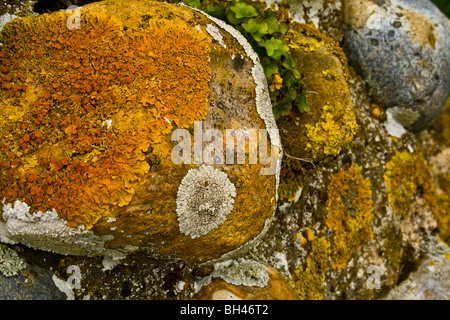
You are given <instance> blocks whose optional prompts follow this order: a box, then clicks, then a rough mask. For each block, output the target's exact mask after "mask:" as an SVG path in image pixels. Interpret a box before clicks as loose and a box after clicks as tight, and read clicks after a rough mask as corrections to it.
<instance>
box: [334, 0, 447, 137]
mask: <svg viewBox="0 0 450 320" xmlns="http://www.w3.org/2000/svg"><path fill="white" fill-rule="evenodd" d="M344 14H345V24H344V30H343V33H344V41H343V45H344V49H345V51H346V54H347V56H348V58H349V62H350V64H351V65H353V66H354V67H355V68H356V69H357V71H358V72H360V73H361V74H362V76H363V78H364V80H365V82H366V85H367V87H368V89H369V93H370V95H371V97H372V99H373V100H374V102H375V103H377V104H379V105H381V106H383V107H384V108H393V107H398V108H397V109H396V110H397V112H395V113H394V116H395V118H396V120H397V121H398V122H399V123H401V124H402V125H403V126H404V127H405V128H406V129H408V130H410V131H412V132H418V131H421V130H423V129H425V128H426V127H428V125H430V124H431V123H432V122H433V121H434V120H435V119H436V118H437V117H438V116H439V114H440V112H441V110H442V108H443V106H444V104H445V101H446V99H447V96H448V94H449V91H450V21H449V20H448V19H447V17H446V16H445V15H444V14H443V13H442V12H440V11H439V9H438V8H437V7H435V6H434V5H433V4H432V3H431V2H429V1H422V0H408V1H407V0H372V1H369V0H362V1H356V0H349V1H346V2H345V8H344Z"/></svg>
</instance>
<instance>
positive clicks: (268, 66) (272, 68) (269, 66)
mask: <svg viewBox="0 0 450 320" xmlns="http://www.w3.org/2000/svg"><path fill="white" fill-rule="evenodd" d="M261 64H262V67H263V69H264V73H265V75H266V78H267V79H269V80H271V79H272V76H273V75H274V74H275V73H279V71H278V64H276V63H272V62H271V61H270V59H269V58H268V57H264V58H263V59H262V60H261Z"/></svg>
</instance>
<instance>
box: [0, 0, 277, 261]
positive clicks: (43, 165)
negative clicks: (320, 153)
mask: <svg viewBox="0 0 450 320" xmlns="http://www.w3.org/2000/svg"><path fill="white" fill-rule="evenodd" d="M1 43H3V45H2V47H1V48H0V56H1V58H0V63H1V70H0V71H1V74H0V77H1V84H0V88H1V90H0V97H1V99H0V101H1V103H0V106H1V107H0V110H1V111H0V147H1V151H2V153H1V154H0V167H1V173H0V176H1V179H0V181H1V182H0V199H3V206H2V207H1V208H0V214H1V215H0V217H1V221H2V222H0V239H1V240H2V241H3V242H8V243H22V244H25V245H28V246H31V247H34V248H38V249H43V250H49V251H53V252H56V253H61V254H73V255H88V256H94V255H106V256H123V255H124V254H127V253H130V252H145V253H146V254H149V255H152V256H153V257H165V258H170V259H186V260H194V261H206V260H210V259H217V258H220V257H221V256H222V255H224V254H225V253H230V252H233V251H234V250H236V249H238V248H240V247H242V246H243V245H244V244H246V243H247V242H249V241H250V240H254V239H255V238H256V237H257V236H258V235H259V234H260V233H261V232H262V231H263V230H264V229H265V227H266V226H267V224H268V223H269V221H270V219H271V217H272V213H273V211H274V208H275V205H276V191H277V190H276V189H277V183H278V169H277V168H279V165H280V161H281V160H280V159H281V153H279V152H277V150H279V148H280V144H279V138H278V132H277V129H276V123H275V120H274V118H273V115H272V113H271V108H272V107H271V104H270V98H269V95H268V89H267V83H266V80H265V77H264V72H263V70H262V67H261V65H260V64H259V59H258V57H257V56H256V54H255V53H254V52H253V50H252V49H251V47H250V45H249V44H248V42H247V41H246V40H245V38H243V37H242V36H241V35H240V34H239V33H237V32H236V31H235V30H234V29H233V28H231V27H230V26H228V25H226V24H224V23H223V22H221V21H218V20H215V19H214V18H210V17H207V16H206V15H205V14H202V13H201V12H199V11H195V10H193V9H191V8H188V7H186V6H181V5H173V4H166V3H159V2H153V1H137V0H136V1H120V0H119V1H113V2H111V1H108V2H99V3H93V4H90V5H87V6H85V7H82V8H81V9H75V10H71V11H63V12H54V13H51V14H43V15H40V16H37V17H35V16H31V17H27V18H23V19H16V20H14V21H12V22H11V23H8V24H7V25H6V26H5V27H4V29H3V30H2V33H1ZM227 130H228V131H227ZM260 130H261V131H260ZM264 130H266V131H264ZM258 132H259V133H260V135H259V137H260V139H259V141H260V142H261V143H262V145H264V144H263V142H267V143H266V144H265V145H264V146H265V147H266V150H265V151H266V154H264V153H261V151H262V149H261V147H260V148H259V151H260V153H259V160H258V158H254V157H253V156H254V154H253V153H252V152H253V151H255V150H257V149H255V150H254V148H253V147H255V146H256V147H257V145H256V144H257V143H258V140H256V142H255V141H254V140H252V141H250V139H251V137H250V135H251V134H253V133H254V134H256V135H257V134H258ZM266 132H267V133H268V137H267V135H264V134H265V133H266ZM236 137H237V138H236ZM246 137H247V139H249V142H248V143H247V147H245V149H242V146H241V145H240V144H239V143H237V144H238V146H237V147H234V144H235V143H236V142H235V140H238V141H244V143H245V141H246V140H245V139H246ZM257 138H258V135H257ZM264 138H266V139H267V141H265V140H263V139H264ZM227 139H230V141H228V140H227ZM239 139H240V140H239ZM226 141H228V142H229V143H227V144H225V142H226ZM213 142H214V143H213ZM252 143H253V144H252ZM235 150H236V152H234V151H235ZM230 152H231V153H230ZM236 153H237V154H238V156H237V157H235V155H236ZM230 154H231V157H229V155H230ZM243 157H244V159H242V158H243ZM255 159H256V161H255Z"/></svg>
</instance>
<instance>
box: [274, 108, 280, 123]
mask: <svg viewBox="0 0 450 320" xmlns="http://www.w3.org/2000/svg"><path fill="white" fill-rule="evenodd" d="M272 113H273V117H274V118H275V120H278V119H279V118H280V117H281V111H280V109H278V108H277V107H272Z"/></svg>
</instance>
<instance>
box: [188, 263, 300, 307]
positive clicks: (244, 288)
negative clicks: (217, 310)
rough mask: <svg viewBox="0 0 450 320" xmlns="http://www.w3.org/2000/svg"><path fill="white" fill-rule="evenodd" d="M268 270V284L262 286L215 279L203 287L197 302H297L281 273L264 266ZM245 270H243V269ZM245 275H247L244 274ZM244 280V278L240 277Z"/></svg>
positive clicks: (196, 298) (196, 297) (219, 278)
mask: <svg viewBox="0 0 450 320" xmlns="http://www.w3.org/2000/svg"><path fill="white" fill-rule="evenodd" d="M264 268H265V269H266V272H267V275H268V280H267V283H266V284H265V285H264V284H263V285H261V286H258V285H251V283H247V284H244V283H243V284H240V285H237V284H234V283H230V280H229V279H228V278H227V277H224V278H226V280H224V279H222V278H221V277H218V276H217V277H214V278H213V279H212V280H211V282H210V283H209V284H208V285H206V286H204V287H202V288H201V290H200V291H199V292H198V293H197V294H196V295H195V296H194V298H193V299H195V300H297V299H298V297H297V295H296V294H295V292H294V290H293V289H292V288H291V286H290V285H289V284H288V283H287V282H286V280H285V279H284V278H283V276H281V275H280V273H279V272H278V271H277V270H276V269H274V268H272V267H269V266H264ZM242 269H243V268H242ZM244 274H245V273H244ZM240 278H241V279H244V278H245V277H244V276H240Z"/></svg>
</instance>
